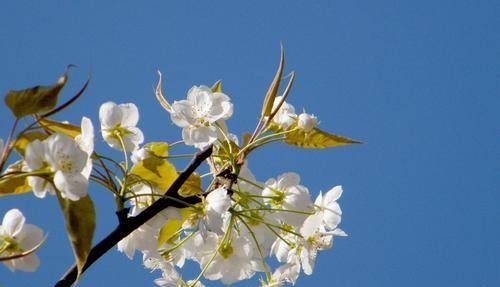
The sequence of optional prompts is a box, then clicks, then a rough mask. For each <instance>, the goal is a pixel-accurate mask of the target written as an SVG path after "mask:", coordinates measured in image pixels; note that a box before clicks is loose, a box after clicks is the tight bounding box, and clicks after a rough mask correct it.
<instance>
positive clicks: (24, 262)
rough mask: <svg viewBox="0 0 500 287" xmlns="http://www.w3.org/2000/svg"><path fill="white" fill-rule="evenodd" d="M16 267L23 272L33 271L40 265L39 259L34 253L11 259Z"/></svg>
mask: <svg viewBox="0 0 500 287" xmlns="http://www.w3.org/2000/svg"><path fill="white" fill-rule="evenodd" d="M12 261H13V265H14V267H15V268H16V269H19V270H22V271H25V272H35V271H36V270H37V269H38V267H39V266H40V259H38V256H36V254H30V255H28V256H24V257H22V258H19V259H15V260H12Z"/></svg>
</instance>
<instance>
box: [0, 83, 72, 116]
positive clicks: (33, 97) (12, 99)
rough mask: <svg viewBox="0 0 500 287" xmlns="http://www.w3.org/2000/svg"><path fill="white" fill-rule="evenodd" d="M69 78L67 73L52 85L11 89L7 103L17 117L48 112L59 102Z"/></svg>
mask: <svg viewBox="0 0 500 287" xmlns="http://www.w3.org/2000/svg"><path fill="white" fill-rule="evenodd" d="M67 80H68V76H67V74H66V73H64V75H63V76H62V77H61V78H59V80H58V81H57V83H56V84H54V85H52V86H35V87H32V88H28V89H23V90H17V91H9V92H8V93H7V95H6V96H5V104H6V105H7V106H8V107H9V109H10V110H11V111H12V113H13V114H14V115H15V116H16V117H17V118H22V117H24V116H28V115H34V114H37V113H42V112H47V111H50V110H51V109H53V108H54V107H55V106H56V104H57V97H58V95H59V92H60V91H61V90H62V88H63V87H64V85H65V84H66V82H67Z"/></svg>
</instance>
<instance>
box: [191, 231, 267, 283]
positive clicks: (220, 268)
mask: <svg viewBox="0 0 500 287" xmlns="http://www.w3.org/2000/svg"><path fill="white" fill-rule="evenodd" d="M218 245H219V243H218ZM211 250H217V255H216V256H215V257H214V258H213V256H212V255H208V256H205V257H203V258H202V260H201V264H200V265H201V266H206V265H207V264H209V263H210V265H209V266H208V268H207V270H206V272H205V278H207V279H209V280H221V281H222V283H224V284H226V285H229V284H232V283H234V282H237V281H240V280H244V279H248V278H251V277H252V276H253V275H254V274H255V272H257V271H261V270H262V268H261V263H260V262H259V260H257V259H256V258H254V255H255V254H254V250H253V248H252V245H251V244H250V241H249V239H248V238H246V237H242V236H240V237H236V238H233V240H231V241H230V242H224V243H223V244H222V246H220V247H219V248H217V247H216V246H213V247H212V248H211ZM212 258H213V260H212Z"/></svg>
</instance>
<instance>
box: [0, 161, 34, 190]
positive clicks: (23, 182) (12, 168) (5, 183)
mask: <svg viewBox="0 0 500 287" xmlns="http://www.w3.org/2000/svg"><path fill="white" fill-rule="evenodd" d="M22 167H23V162H22V160H18V161H16V162H15V163H13V164H11V165H9V167H7V170H5V173H12V174H11V175H7V176H4V177H2V178H0V196H4V195H14V194H22V193H26V192H29V191H31V187H30V186H29V185H28V181H27V178H26V176H25V175H24V174H17V173H13V172H20V171H22Z"/></svg>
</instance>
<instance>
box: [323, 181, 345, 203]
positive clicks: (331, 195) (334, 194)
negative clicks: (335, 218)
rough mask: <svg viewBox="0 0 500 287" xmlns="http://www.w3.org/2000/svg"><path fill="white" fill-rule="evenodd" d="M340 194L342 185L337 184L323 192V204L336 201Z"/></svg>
mask: <svg viewBox="0 0 500 287" xmlns="http://www.w3.org/2000/svg"><path fill="white" fill-rule="evenodd" d="M341 195H342V186H341V185H337V186H335V187H333V188H332V189H330V190H329V191H328V192H327V193H326V194H325V204H329V203H330V202H333V201H337V200H338V199H339V198H340V196H341Z"/></svg>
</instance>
